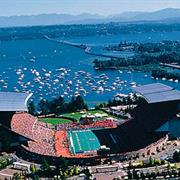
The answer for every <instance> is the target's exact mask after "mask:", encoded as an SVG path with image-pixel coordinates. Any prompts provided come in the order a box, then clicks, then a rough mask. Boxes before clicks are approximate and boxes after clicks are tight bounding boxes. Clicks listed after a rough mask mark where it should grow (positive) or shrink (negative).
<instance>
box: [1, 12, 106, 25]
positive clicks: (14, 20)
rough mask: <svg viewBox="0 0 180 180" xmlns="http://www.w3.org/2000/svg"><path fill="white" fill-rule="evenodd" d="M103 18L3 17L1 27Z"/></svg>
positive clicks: (42, 15) (91, 15) (86, 14)
mask: <svg viewBox="0 0 180 180" xmlns="http://www.w3.org/2000/svg"><path fill="white" fill-rule="evenodd" d="M102 18H104V17H103V16H100V15H97V14H88V13H84V14H79V15H76V16H75V15H69V14H40V15H31V16H9V17H6V16H1V17H0V27H12V26H36V25H56V24H69V23H70V24H71V22H72V23H73V22H74V21H77V22H78V21H83V20H86V19H102Z"/></svg>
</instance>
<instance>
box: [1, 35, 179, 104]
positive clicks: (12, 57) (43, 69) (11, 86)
mask: <svg viewBox="0 0 180 180" xmlns="http://www.w3.org/2000/svg"><path fill="white" fill-rule="evenodd" d="M179 37H180V32H166V33H165V32H162V33H157V32H156V33H144V34H140V33H139V34H119V35H107V36H93V37H92V36H90V37H89V36H88V37H71V38H69V39H66V40H68V41H71V42H76V43H84V44H88V45H91V46H93V47H95V48H100V49H101V48H102V46H104V45H109V44H115V43H119V42H120V41H125V40H126V41H131V42H158V41H161V40H178V38H179ZM59 39H61V38H59ZM32 59H33V62H32ZM94 59H95V57H94V56H91V55H88V54H85V53H84V51H83V50H81V49H78V48H75V47H71V46H67V45H62V44H60V43H56V42H52V41H49V40H45V39H41V40H39V39H37V40H18V41H7V42H5V41H2V42H0V90H1V91H15V90H16V91H20V92H22V91H23V92H32V93H33V94H34V96H33V98H34V99H36V100H39V99H40V98H46V99H52V98H54V97H58V96H60V95H62V96H63V97H65V98H66V99H69V98H71V97H72V96H73V95H74V93H75V92H76V91H78V92H79V89H82V88H83V89H85V90H86V92H87V94H86V96H84V98H85V100H86V101H87V102H88V103H89V104H95V103H97V102H102V101H107V100H108V99H110V98H112V97H113V96H114V95H115V94H117V93H129V92H130V91H131V86H130V83H131V82H134V81H135V82H136V83H137V85H140V84H148V83H154V82H163V83H165V84H168V85H171V86H173V87H175V88H177V89H180V83H174V82H170V81H162V80H154V79H152V78H151V77H150V73H143V72H131V73H127V71H123V72H122V73H120V72H119V71H105V72H100V71H99V72H97V71H95V70H94V69H93V67H92V61H93V60H94ZM59 68H65V69H66V70H67V72H65V74H64V72H58V71H56V69H59ZM19 69H20V72H21V73H20V74H17V71H19ZM34 70H36V72H38V73H39V74H40V75H39V76H40V77H41V79H40V81H41V82H42V83H43V84H40V83H39V82H35V80H36V78H37V77H36V75H35V74H33V73H32V72H33V71H34ZM79 70H83V71H85V73H86V74H85V75H79V76H76V74H75V72H77V71H79ZM49 71H51V72H49ZM46 73H50V77H46V76H45V74H46ZM102 73H105V75H106V76H107V77H108V78H109V80H107V81H105V82H104V84H103V85H102V84H101V82H100V81H101V80H102V79H101V78H100V77H99V75H100V74H102ZM145 74H147V77H146V78H145V77H144V75H145ZM117 77H119V79H120V80H121V81H127V82H126V83H124V84H122V85H119V84H116V85H113V83H115V81H116V78H117ZM18 78H19V79H18ZM57 79H58V82H55V81H54V80H57ZM88 80H91V81H93V82H92V86H97V87H101V86H102V87H103V88H104V87H106V88H107V89H110V88H112V89H111V90H110V91H106V90H105V91H102V92H96V91H92V90H91V89H92V88H91V87H90V85H89V84H87V81H88ZM70 81H72V84H71V85H69V84H68V83H69V82H70ZM79 82H80V83H79ZM78 83H79V86H77V84H78ZM64 92H66V93H65V94H64ZM81 94H82V93H81Z"/></svg>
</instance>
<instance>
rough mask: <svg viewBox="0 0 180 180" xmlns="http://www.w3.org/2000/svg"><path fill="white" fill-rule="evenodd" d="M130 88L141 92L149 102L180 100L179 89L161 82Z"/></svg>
mask: <svg viewBox="0 0 180 180" xmlns="http://www.w3.org/2000/svg"><path fill="white" fill-rule="evenodd" d="M132 89H133V90H134V91H135V92H137V93H139V94H141V95H142V96H143V97H144V98H145V100H146V101H147V102H148V103H149V104H150V103H159V102H168V101H178V100H180V91H178V90H175V89H174V88H172V87H170V86H167V85H164V84H161V83H154V84H148V85H143V86H137V87H134V88H132Z"/></svg>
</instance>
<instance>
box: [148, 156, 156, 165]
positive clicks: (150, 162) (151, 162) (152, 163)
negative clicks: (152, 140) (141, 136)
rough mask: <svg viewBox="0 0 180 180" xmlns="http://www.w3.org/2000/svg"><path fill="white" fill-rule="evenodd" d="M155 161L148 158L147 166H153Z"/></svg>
mask: <svg viewBox="0 0 180 180" xmlns="http://www.w3.org/2000/svg"><path fill="white" fill-rule="evenodd" d="M154 163H155V160H154V159H153V158H152V157H151V156H150V158H149V164H150V166H154Z"/></svg>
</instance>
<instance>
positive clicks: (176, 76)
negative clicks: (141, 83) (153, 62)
mask: <svg viewBox="0 0 180 180" xmlns="http://www.w3.org/2000/svg"><path fill="white" fill-rule="evenodd" d="M152 77H154V78H166V79H173V80H178V81H180V72H173V71H167V70H163V69H157V70H153V71H152Z"/></svg>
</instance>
